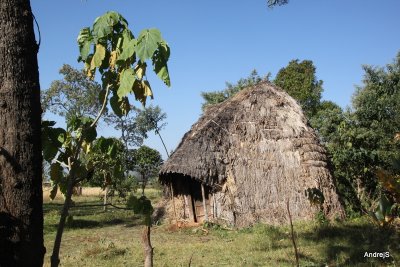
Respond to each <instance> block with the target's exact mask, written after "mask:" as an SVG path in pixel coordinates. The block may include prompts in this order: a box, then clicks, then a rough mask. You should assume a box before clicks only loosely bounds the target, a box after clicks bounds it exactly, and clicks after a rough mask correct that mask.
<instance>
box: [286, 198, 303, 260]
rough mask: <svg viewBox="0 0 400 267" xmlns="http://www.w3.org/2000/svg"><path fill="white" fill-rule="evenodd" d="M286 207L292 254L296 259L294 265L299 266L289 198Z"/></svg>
mask: <svg viewBox="0 0 400 267" xmlns="http://www.w3.org/2000/svg"><path fill="white" fill-rule="evenodd" d="M286 208H287V212H288V217H289V222H290V237H291V239H292V245H293V250H294V256H295V259H296V266H297V267H299V266H300V265H299V251H298V250H297V245H296V238H295V236H294V229H293V223H292V215H291V214H290V209H289V200H288V201H287V202H286Z"/></svg>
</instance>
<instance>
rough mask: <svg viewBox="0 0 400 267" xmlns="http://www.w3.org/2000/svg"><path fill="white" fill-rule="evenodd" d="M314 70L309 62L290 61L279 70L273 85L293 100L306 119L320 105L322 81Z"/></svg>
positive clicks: (312, 64)
mask: <svg viewBox="0 0 400 267" xmlns="http://www.w3.org/2000/svg"><path fill="white" fill-rule="evenodd" d="M315 71H316V68H315V66H314V63H313V62H312V61H311V60H303V61H301V62H299V60H298V59H296V60H291V61H290V62H289V64H288V65H287V66H286V67H284V68H282V69H280V70H279V72H278V74H277V75H276V77H275V80H274V83H275V84H276V85H277V86H279V87H281V88H282V89H283V90H285V91H286V92H287V93H288V94H289V95H290V96H292V97H293V98H295V99H296V100H297V101H298V102H299V104H300V105H301V107H302V108H303V110H304V111H305V113H306V115H307V116H308V117H310V116H312V115H313V114H315V112H316V111H317V108H318V106H319V104H320V99H321V93H322V91H323V89H322V83H323V82H322V80H318V79H317V77H316V75H315Z"/></svg>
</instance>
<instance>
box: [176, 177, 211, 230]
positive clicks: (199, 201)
mask: <svg viewBox="0 0 400 267" xmlns="http://www.w3.org/2000/svg"><path fill="white" fill-rule="evenodd" d="M181 186H182V187H183V188H182V189H183V190H182V194H183V197H184V206H185V207H184V218H185V219H189V220H190V221H192V222H199V223H201V222H204V221H208V220H210V219H213V218H214V205H213V196H212V193H211V188H210V187H208V186H206V185H203V184H201V183H200V182H198V181H195V180H193V179H190V183H185V184H181Z"/></svg>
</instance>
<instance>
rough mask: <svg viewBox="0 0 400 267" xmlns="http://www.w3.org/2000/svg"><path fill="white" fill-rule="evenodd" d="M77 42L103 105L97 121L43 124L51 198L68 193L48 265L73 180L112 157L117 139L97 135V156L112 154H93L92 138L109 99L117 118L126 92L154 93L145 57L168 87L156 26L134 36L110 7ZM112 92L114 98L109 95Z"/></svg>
mask: <svg viewBox="0 0 400 267" xmlns="http://www.w3.org/2000/svg"><path fill="white" fill-rule="evenodd" d="M78 44H79V49H80V56H79V58H78V61H82V62H84V63H85V72H86V75H87V76H88V77H89V78H92V79H93V78H94V75H95V73H96V70H98V71H99V72H100V74H101V75H102V77H101V80H102V90H101V91H100V93H99V99H100V102H101V103H102V105H101V109H100V110H99V112H98V114H97V116H96V118H95V119H93V118H89V117H78V116H71V117H68V118H67V129H66V130H63V129H61V128H52V126H54V123H44V125H43V133H44V134H43V139H44V142H43V144H44V146H45V147H44V149H43V150H44V151H48V153H47V155H45V159H46V160H47V161H51V162H52V163H51V167H50V168H51V170H50V176H51V179H52V182H53V183H54V187H53V190H52V194H51V196H52V197H54V196H55V194H56V193H57V191H56V190H57V186H59V187H60V189H61V191H62V192H63V193H64V194H65V196H66V199H65V202H64V207H63V211H62V213H61V218H60V223H59V225H58V229H57V235H56V239H55V242H54V248H53V254H52V257H51V265H52V266H58V264H59V262H60V260H59V250H60V247H61V238H62V233H63V231H64V225H65V221H66V219H67V216H68V210H69V207H70V204H71V196H72V188H73V187H74V185H76V184H77V183H79V182H81V181H84V180H85V179H90V178H91V177H92V176H93V173H94V171H95V169H96V168H97V167H98V168H100V169H103V170H104V169H105V168H106V167H107V164H108V163H107V164H106V162H107V161H108V160H111V159H113V160H114V159H115V157H116V153H117V152H116V151H117V143H116V142H115V140H113V139H110V138H108V139H107V138H100V139H99V140H98V142H96V143H95V146H98V148H97V149H99V152H100V153H99V154H102V155H107V157H110V158H107V159H105V158H98V157H94V156H93V157H92V158H91V156H92V155H91V151H92V147H93V141H94V140H95V139H96V137H97V131H96V125H97V122H98V120H99V119H100V117H101V115H102V114H103V112H104V110H105V108H106V106H107V103H108V101H109V103H110V105H111V108H112V109H113V111H114V113H115V114H116V115H117V116H119V117H121V116H122V115H126V114H128V113H129V110H130V103H129V99H128V96H129V94H130V93H132V94H134V95H135V98H136V100H139V101H141V102H142V104H143V105H144V104H145V103H146V98H147V96H151V97H152V96H153V93H152V91H151V88H150V84H149V82H148V81H147V79H146V67H147V64H146V60H148V59H151V61H152V64H153V70H154V71H155V72H156V74H157V75H158V76H159V77H160V78H161V79H162V80H163V81H164V83H165V84H166V85H168V86H170V78H169V74H168V67H167V61H168V58H169V53H170V51H169V47H168V45H167V43H166V42H165V41H164V40H163V39H162V37H161V33H160V32H159V31H158V30H157V29H148V30H144V31H142V32H141V33H140V34H139V37H138V38H137V39H135V38H134V36H133V34H132V32H131V31H130V30H129V29H128V23H127V21H126V20H125V19H124V18H123V17H122V16H121V15H120V14H118V13H116V12H113V11H111V12H107V13H106V14H104V15H103V16H100V17H98V18H97V19H96V20H95V22H94V24H93V27H92V29H90V28H88V27H87V28H84V29H82V30H81V31H80V33H79V36H78ZM110 94H111V95H112V96H111V98H110V99H109V95H110ZM44 154H46V153H44ZM53 158H54V159H53ZM103 163H104V166H103ZM64 170H65V173H64ZM109 171H110V170H108V171H107V172H106V173H109ZM119 175H123V172H122V167H121V165H120V164H117V165H115V166H114V167H113V168H112V176H119ZM109 176H111V175H109ZM106 177H107V174H106Z"/></svg>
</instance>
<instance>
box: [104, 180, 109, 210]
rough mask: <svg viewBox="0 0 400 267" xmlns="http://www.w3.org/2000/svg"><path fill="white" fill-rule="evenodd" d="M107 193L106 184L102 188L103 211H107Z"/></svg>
mask: <svg viewBox="0 0 400 267" xmlns="http://www.w3.org/2000/svg"><path fill="white" fill-rule="evenodd" d="M107 194H108V185H107V186H106V188H104V211H107Z"/></svg>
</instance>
